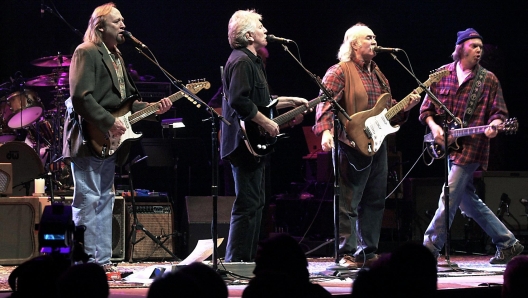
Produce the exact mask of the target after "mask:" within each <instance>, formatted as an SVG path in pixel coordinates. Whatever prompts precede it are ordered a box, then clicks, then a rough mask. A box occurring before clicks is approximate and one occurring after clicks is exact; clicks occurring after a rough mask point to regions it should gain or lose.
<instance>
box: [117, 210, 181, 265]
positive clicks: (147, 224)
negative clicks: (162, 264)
mask: <svg viewBox="0 0 528 298" xmlns="http://www.w3.org/2000/svg"><path fill="white" fill-rule="evenodd" d="M135 205H136V215H137V220H138V223H139V224H141V225H142V226H143V228H144V229H145V230H147V231H149V232H150V233H151V234H152V235H154V236H155V237H156V238H157V239H158V240H159V241H160V242H161V243H162V244H163V245H164V246H165V247H166V248H167V249H168V250H169V251H171V252H172V253H173V254H174V242H175V241H174V239H175V238H176V237H175V236H176V235H174V213H173V210H172V205H171V203H170V202H136V204H135ZM132 209H133V208H132V203H130V202H127V203H126V227H127V233H126V235H127V240H128V239H130V236H131V235H132V234H131V232H132V225H133V224H134V214H133V210H132ZM138 227H140V226H138ZM135 234H136V235H135V236H136V237H135V238H136V239H135V241H136V243H135V244H134V245H132V243H131V241H127V259H128V260H134V261H145V260H170V259H173V257H172V256H171V255H170V254H169V253H168V252H167V251H165V250H164V249H163V248H162V247H161V246H160V245H158V244H157V243H156V242H155V241H154V240H152V239H151V238H150V237H149V236H148V235H147V234H146V233H145V232H144V231H143V230H142V229H138V228H136V230H135Z"/></svg>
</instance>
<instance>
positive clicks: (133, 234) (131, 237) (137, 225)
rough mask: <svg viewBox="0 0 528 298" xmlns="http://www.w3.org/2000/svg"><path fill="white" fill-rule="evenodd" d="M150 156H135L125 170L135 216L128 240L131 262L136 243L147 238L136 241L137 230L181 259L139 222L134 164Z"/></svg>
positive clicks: (175, 257) (172, 255)
mask: <svg viewBox="0 0 528 298" xmlns="http://www.w3.org/2000/svg"><path fill="white" fill-rule="evenodd" d="M147 157H148V156H143V157H140V156H139V155H138V156H137V157H136V158H134V159H133V160H132V161H131V162H130V163H129V164H128V165H127V166H126V167H125V170H126V171H127V172H128V183H129V184H130V200H131V201H132V215H133V217H134V219H133V223H132V228H131V230H130V235H129V236H128V240H129V243H130V244H131V248H130V258H129V260H128V261H129V262H132V260H133V257H134V245H136V244H137V243H139V242H140V241H141V240H143V239H145V237H141V238H140V239H139V240H137V241H136V233H137V231H139V230H141V231H143V232H144V233H145V235H147V236H148V237H149V238H150V239H152V241H154V242H155V243H156V244H157V245H158V246H159V247H161V248H163V249H164V250H165V251H166V252H167V253H168V254H169V255H170V256H171V257H173V258H174V260H176V261H181V260H180V258H178V257H177V256H176V255H175V254H174V253H172V251H170V250H169V249H168V248H167V247H166V246H165V245H164V244H163V243H164V242H165V241H163V242H161V241H160V239H159V238H158V237H156V236H154V235H153V234H152V233H151V232H150V231H149V230H147V229H146V228H145V226H143V225H142V224H141V223H140V222H139V219H138V217H137V209H136V199H135V197H136V196H135V194H134V186H133V184H132V180H133V179H132V166H133V165H135V164H136V163H138V162H140V161H142V160H144V159H146V158H147Z"/></svg>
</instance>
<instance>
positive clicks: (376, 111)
mask: <svg viewBox="0 0 528 298" xmlns="http://www.w3.org/2000/svg"><path fill="white" fill-rule="evenodd" d="M448 74H449V71H448V70H446V69H443V70H439V71H436V72H434V73H432V74H430V75H429V79H428V80H427V81H426V82H425V83H423V85H424V86H425V87H429V86H430V85H431V84H433V83H436V82H438V81H440V79H442V78H443V77H445V76H447V75H448ZM415 91H416V92H418V93H422V92H423V91H424V89H423V88H422V87H418V88H416V89H415ZM411 94H412V93H411ZM411 94H409V95H407V96H406V97H405V98H404V99H402V100H401V101H400V102H398V103H397V104H396V105H394V106H393V107H392V108H390V109H389V110H388V111H387V102H388V101H389V100H391V95H390V94H389V93H384V94H382V95H380V97H379V98H378V100H377V102H376V105H374V107H373V108H372V109H370V110H366V111H362V112H358V113H355V114H354V115H352V116H350V118H351V119H350V120H348V121H346V123H345V131H346V134H347V138H348V140H349V141H350V144H351V145H352V147H353V148H355V149H357V150H358V151H359V152H361V153H362V154H363V155H366V156H373V155H374V154H376V152H378V150H379V148H380V146H381V144H382V143H383V140H384V139H385V137H386V136H387V135H389V134H391V133H394V132H396V131H398V130H399V129H400V126H398V125H397V126H392V125H391V124H390V120H391V119H392V117H394V116H395V115H396V114H398V113H399V112H400V111H401V110H403V108H404V107H405V106H406V105H407V104H408V103H409V101H410V100H411V98H410V96H411Z"/></svg>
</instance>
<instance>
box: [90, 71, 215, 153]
mask: <svg viewBox="0 0 528 298" xmlns="http://www.w3.org/2000/svg"><path fill="white" fill-rule="evenodd" d="M185 87H186V88H187V89H189V90H190V91H191V92H192V93H193V94H196V93H198V92H199V91H200V90H202V89H209V88H210V87H211V84H210V83H209V82H207V81H203V82H196V83H189V84H187V85H185ZM138 97H139V96H138V95H132V96H129V97H128V98H126V99H125V100H123V102H122V103H121V104H120V105H119V106H117V107H116V108H114V109H110V110H109V111H110V113H111V114H112V115H114V117H116V118H118V119H119V120H121V122H122V123H123V124H124V126H125V127H126V131H125V133H124V134H123V135H121V136H120V137H114V136H111V135H110V134H109V133H108V132H107V133H103V132H101V131H100V130H99V129H98V128H97V127H96V126H95V125H91V124H90V123H88V122H86V121H85V122H84V131H85V134H86V137H87V139H88V143H89V144H90V147H91V148H92V151H93V153H94V154H95V155H96V156H98V157H100V158H106V157H108V156H110V155H113V154H115V153H116V152H117V151H118V150H119V148H121V146H122V145H123V144H124V143H125V142H128V141H135V140H138V139H139V138H141V133H135V132H134V131H133V130H132V124H134V123H136V122H138V121H139V120H142V119H145V118H146V117H148V116H150V115H152V114H154V113H155V112H156V111H157V110H158V105H157V104H154V105H149V106H148V107H146V108H144V109H142V110H139V111H137V112H135V113H133V114H132V112H131V110H132V104H133V103H134V101H135V100H136V99H137V98H138ZM182 97H188V95H187V94H186V93H184V92H183V91H179V92H176V93H174V94H172V95H170V96H168V98H169V99H170V100H171V101H172V102H173V103H174V102H175V101H177V100H178V99H180V98H182ZM189 100H191V101H194V100H193V99H192V98H189Z"/></svg>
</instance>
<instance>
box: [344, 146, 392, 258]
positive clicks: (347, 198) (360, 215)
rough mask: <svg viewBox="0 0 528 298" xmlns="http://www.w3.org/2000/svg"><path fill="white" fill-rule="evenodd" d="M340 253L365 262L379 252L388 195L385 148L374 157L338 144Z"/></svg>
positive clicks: (381, 148)
mask: <svg viewBox="0 0 528 298" xmlns="http://www.w3.org/2000/svg"><path fill="white" fill-rule="evenodd" d="M339 171H340V176H339V177H340V179H339V187H340V190H341V191H340V197H339V235H340V238H341V239H340V244H339V253H340V254H349V255H352V254H354V256H356V257H357V258H358V259H365V260H368V259H370V258H372V257H374V255H375V252H376V250H377V249H378V244H379V237H380V232H381V222H382V220H383V212H384V210H385V196H386V195H387V172H388V170H387V145H386V142H384V143H383V144H382V146H381V147H380V149H379V150H378V152H377V153H376V154H375V155H374V156H373V157H366V156H363V155H362V154H361V153H359V151H357V150H356V149H353V148H351V147H349V146H347V145H345V144H343V143H339Z"/></svg>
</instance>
